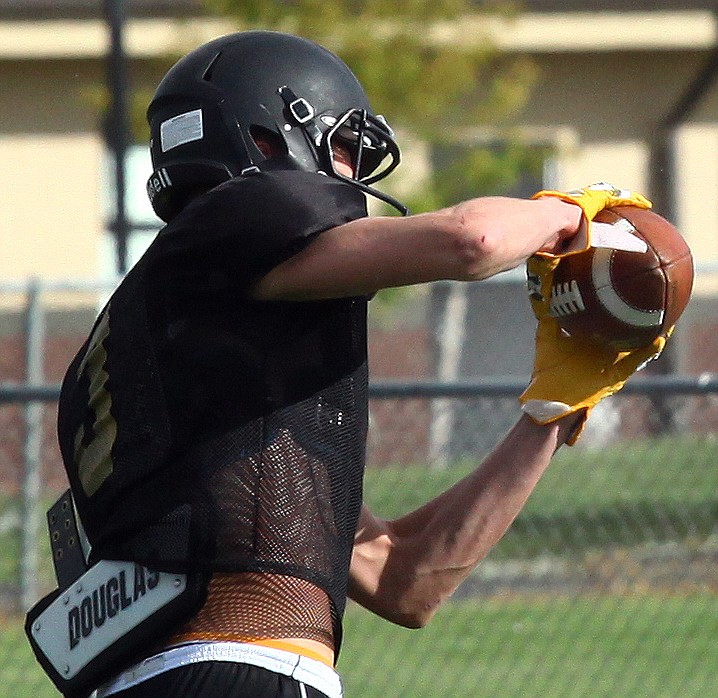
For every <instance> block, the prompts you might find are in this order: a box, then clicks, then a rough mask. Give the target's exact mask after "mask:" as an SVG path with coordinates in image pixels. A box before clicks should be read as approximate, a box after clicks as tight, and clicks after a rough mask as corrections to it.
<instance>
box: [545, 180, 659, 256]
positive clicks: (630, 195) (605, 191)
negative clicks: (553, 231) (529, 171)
mask: <svg viewBox="0 0 718 698" xmlns="http://www.w3.org/2000/svg"><path fill="white" fill-rule="evenodd" d="M545 196H553V197H556V198H557V199H561V200H562V201H567V202H569V203H571V204H576V205H577V206H580V207H581V209H582V210H583V215H584V217H585V219H586V226H585V235H577V236H576V237H575V238H574V239H573V240H572V241H571V244H570V245H569V247H568V248H567V251H566V252H565V253H562V254H558V255H555V256H558V257H563V256H565V255H566V254H572V253H575V252H582V251H583V250H585V249H588V248H589V247H590V246H591V221H592V220H593V219H594V218H595V217H596V215H597V214H598V213H599V211H603V209H605V208H612V207H614V206H638V207H639V208H651V207H652V206H653V204H652V203H651V202H650V201H649V200H648V199H647V198H646V197H645V196H643V195H642V194H638V193H636V192H632V191H630V190H629V189H618V188H617V187H614V186H613V185H612V184H608V183H606V182H597V183H596V184H591V185H590V186H588V187H586V188H585V189H574V190H572V191H551V190H544V191H539V192H537V193H536V194H534V195H533V196H532V197H531V198H532V199H540V198H542V197H545ZM539 254H541V255H545V256H547V257H551V256H554V255H551V254H550V253H548V252H540V253H539Z"/></svg>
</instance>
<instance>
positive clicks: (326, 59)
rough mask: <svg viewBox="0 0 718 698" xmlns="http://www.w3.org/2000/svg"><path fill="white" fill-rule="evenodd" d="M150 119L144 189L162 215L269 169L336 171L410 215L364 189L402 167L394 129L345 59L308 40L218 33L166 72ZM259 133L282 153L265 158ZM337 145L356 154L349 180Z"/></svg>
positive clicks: (263, 33) (275, 34) (269, 34)
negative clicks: (338, 164) (340, 168)
mask: <svg viewBox="0 0 718 698" xmlns="http://www.w3.org/2000/svg"><path fill="white" fill-rule="evenodd" d="M147 119H148V121H149V124H150V152H151V155H152V165H153V168H154V172H153V174H152V176H151V177H150V179H149V181H148V183H147V192H148V195H149V197H150V201H151V202H152V206H153V208H154V210H155V212H156V213H157V215H158V216H159V217H160V218H162V219H163V220H165V221H169V220H170V219H171V218H172V217H173V216H175V215H176V214H177V213H178V212H179V211H180V210H181V209H182V208H183V207H184V206H185V205H186V204H187V203H188V201H189V200H190V199H192V198H193V197H194V196H196V195H198V194H199V193H202V192H204V191H207V190H208V189H211V188H212V187H215V186H217V185H218V184H220V183H221V182H223V181H225V180H227V179H231V178H232V177H237V176H240V175H245V174H249V173H251V172H256V171H258V170H263V169H269V168H274V169H276V168H280V169H300V170H306V171H309V172H320V173H323V174H326V175H328V176H332V177H336V178H338V179H341V180H344V181H347V182H349V183H351V184H352V185H353V186H356V187H358V188H360V189H361V190H363V191H364V192H366V193H368V194H370V195H372V196H375V197H377V198H379V199H381V200H383V201H385V202H387V203H389V204H391V205H392V206H394V207H395V208H397V209H398V210H399V211H401V212H402V213H403V214H406V212H407V211H406V208H405V207H404V206H403V205H402V204H401V203H399V202H398V201H396V200H395V199H393V198H392V197H390V196H388V195H387V194H384V193H383V192H380V191H378V190H376V189H374V188H373V187H371V186H370V185H371V184H373V183H374V182H377V181H378V180H380V179H382V178H384V177H386V176H387V175H388V174H389V173H390V172H391V171H392V170H394V168H395V167H396V166H397V165H398V164H399V157H400V156H399V147H398V146H397V144H396V142H395V140H394V134H393V132H392V130H391V129H390V128H389V126H388V124H387V123H386V121H385V120H384V118H383V117H382V116H380V115H375V114H374V113H373V111H372V108H371V106H370V105H369V101H368V99H367V96H366V94H365V92H364V90H363V88H362V86H361V85H360V83H359V81H358V80H357V78H356V77H355V75H354V74H353V73H352V72H351V70H349V68H348V67H347V66H346V65H345V64H344V62H343V61H341V60H340V59H339V58H338V57H337V56H335V55H334V54H333V53H331V52H330V51H328V50H326V49H324V48H322V47H321V46H319V45H317V44H315V43H314V42H312V41H309V40H307V39H303V38H299V37H296V36H292V35H289V34H283V33H280V32H273V31H248V32H238V33H235V34H230V35H227V36H223V37H220V38H218V39H214V40H213V41H210V42H208V43H207V44H204V45H203V46H200V47H199V48H197V49H195V50H194V51H192V52H191V53H189V54H187V55H186V56H185V57H184V58H182V59H180V60H179V61H178V62H177V63H176V64H175V65H174V66H173V67H172V68H170V70H169V71H168V73H167V74H166V75H165V77H164V78H163V79H162V81H161V82H160V84H159V86H158V87H157V90H156V92H155V95H154V97H153V99H152V102H151V103H150V106H149V109H148V111H147ZM258 134H259V135H261V134H264V135H265V136H269V137H270V138H271V139H273V140H274V141H275V142H276V143H278V144H279V145H280V146H281V147H280V151H281V152H280V155H279V156H278V157H277V156H276V155H274V154H273V155H272V156H271V157H270V158H267V157H265V155H264V154H263V153H262V151H261V150H260V148H259V147H258V145H257V142H256V141H255V138H256V137H257V135H258ZM338 142H341V143H342V144H343V145H344V146H345V147H347V146H348V147H349V149H350V152H351V153H352V159H353V170H354V174H353V176H352V177H347V176H345V175H343V174H341V173H339V172H337V170H336V168H335V166H334V149H335V148H336V147H337V143H338Z"/></svg>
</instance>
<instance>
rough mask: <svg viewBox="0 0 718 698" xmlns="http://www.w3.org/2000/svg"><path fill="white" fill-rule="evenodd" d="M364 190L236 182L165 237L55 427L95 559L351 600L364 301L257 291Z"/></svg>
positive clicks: (113, 304)
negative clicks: (301, 587)
mask: <svg viewBox="0 0 718 698" xmlns="http://www.w3.org/2000/svg"><path fill="white" fill-rule="evenodd" d="M365 215H366V206H365V201H364V196H363V194H362V193H361V192H359V191H357V190H356V189H355V188H353V187H351V186H350V185H347V184H345V183H342V182H339V181H337V180H334V179H330V178H328V177H324V176H322V175H318V174H313V173H305V172H273V173H261V174H256V175H252V176H248V177H243V178H238V179H234V180H231V181H229V182H227V183H225V184H223V185H221V186H219V187H217V188H216V189H214V190H212V191H211V192H209V193H207V194H205V195H204V196H202V197H200V198H199V199H197V200H196V201H195V202H194V203H193V204H191V205H190V206H189V207H188V208H187V209H186V210H185V211H184V212H183V213H182V214H180V216H178V217H177V218H176V219H175V220H174V221H173V222H172V223H171V224H170V225H168V226H167V227H166V228H164V229H163V230H162V231H161V232H160V233H159V235H158V236H157V238H156V239H155V241H154V242H153V243H152V245H151V246H150V247H149V249H148V250H147V252H146V253H145V255H144V256H143V257H142V259H141V260H140V261H139V262H138V263H137V264H136V265H135V266H134V267H133V268H132V270H131V271H130V272H129V273H128V274H127V276H126V277H125V279H124V280H123V281H122V283H121V285H120V286H119V287H118V289H117V290H116V291H115V293H114V294H113V295H112V297H111V299H110V301H109V303H108V304H107V306H106V307H105V308H104V310H103V311H102V312H101V313H100V315H99V317H98V319H97V322H96V323H95V326H94V328H93V330H92V333H91V335H90V337H89V338H88V340H87V342H86V343H85V345H84V346H83V347H82V349H81V350H80V352H79V353H78V355H77V356H76V358H75V359H74V361H73V362H72V364H71V365H70V367H69V369H68V372H67V374H66V376H65V380H64V381H63V386H62V394H61V397H60V405H59V420H58V432H59V439H60V446H61V450H62V455H63V459H64V463H65V467H66V470H67V473H68V476H69V479H70V482H71V485H72V487H73V491H74V494H75V497H76V501H77V506H78V510H79V513H80V517H81V519H82V521H83V523H84V525H85V527H86V529H87V533H88V537H89V539H90V542H91V543H92V544H93V547H94V555H95V556H96V557H97V558H108V559H131V560H136V561H138V562H141V563H144V564H147V565H150V566H154V567H156V568H158V569H168V570H172V571H175V570H176V571H183V570H191V569H206V570H212V571H269V572H276V573H280V574H289V575H292V576H297V577H300V578H303V579H307V580H309V581H311V582H313V583H315V584H317V585H318V586H319V587H320V588H322V589H324V590H325V591H326V592H327V594H328V595H329V597H330V599H331V601H332V605H333V610H334V613H335V614H336V619H337V620H338V619H339V618H341V615H342V613H343V610H344V604H345V598H346V584H347V572H348V567H349V561H350V555H351V549H352V543H353V537H354V532H355V527H356V521H357V517H358V513H359V508H360V505H361V488H362V477H363V469H364V453H365V440H366V427H367V359H366V308H367V299H366V298H342V299H333V300H327V301H321V302H301V303H300V302H257V301H253V300H252V299H250V298H249V297H248V293H247V291H248V289H249V287H250V284H251V283H252V282H253V281H254V280H256V279H257V278H259V277H260V276H261V275H262V274H264V273H266V272H267V271H268V270H270V269H271V268H273V267H274V266H276V265H277V264H278V263H280V262H281V261H283V260H285V259H287V258H288V257H290V256H291V255H293V254H295V253H296V252H297V251H298V250H300V249H302V248H303V247H304V246H305V245H306V244H307V242H308V241H309V240H310V239H311V238H312V236H314V235H317V234H321V232H322V231H323V230H327V229H329V228H331V227H334V226H336V225H339V224H341V223H344V222H347V221H349V220H353V219H356V218H360V217H362V216H365Z"/></svg>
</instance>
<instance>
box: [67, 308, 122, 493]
mask: <svg viewBox="0 0 718 698" xmlns="http://www.w3.org/2000/svg"><path fill="white" fill-rule="evenodd" d="M109 334H110V306H109V304H108V305H107V306H106V307H105V309H104V310H103V311H102V314H101V316H100V318H99V319H98V322H97V324H96V325H95V329H94V330H93V332H92V335H91V336H90V340H89V342H88V345H87V350H86V352H85V355H84V356H83V358H82V361H81V362H80V365H79V367H78V369H77V378H78V380H79V379H80V378H81V377H82V376H83V374H84V375H86V376H87V378H88V379H89V382H90V386H89V389H88V392H89V398H88V403H87V405H88V408H89V409H90V410H91V411H92V412H93V413H94V417H95V418H94V421H93V424H92V436H91V438H90V439H86V434H85V427H84V425H81V426H80V428H79V429H78V430H77V433H76V434H75V463H76V465H77V470H78V476H79V478H80V482H81V483H82V488H83V490H84V491H85V494H86V495H87V496H88V497H91V496H92V495H93V494H94V493H95V492H97V490H98V489H99V487H100V485H102V483H103V482H104V481H105V480H106V479H107V477H108V476H109V475H110V473H112V445H113V444H114V442H115V439H116V438H117V423H116V422H115V419H114V417H113V416H112V414H111V413H110V409H111V407H112V396H111V395H110V393H109V392H108V391H107V379H108V378H109V375H108V374H107V370H106V362H107V351H106V349H105V346H104V341H105V339H107V337H108V336H109Z"/></svg>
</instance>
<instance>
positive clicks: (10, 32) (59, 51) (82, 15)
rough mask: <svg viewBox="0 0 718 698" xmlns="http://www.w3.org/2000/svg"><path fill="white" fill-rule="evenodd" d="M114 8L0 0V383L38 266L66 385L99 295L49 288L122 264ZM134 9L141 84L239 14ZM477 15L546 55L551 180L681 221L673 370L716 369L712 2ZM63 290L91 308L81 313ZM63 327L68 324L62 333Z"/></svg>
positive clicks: (481, 368) (577, 5)
mask: <svg viewBox="0 0 718 698" xmlns="http://www.w3.org/2000/svg"><path fill="white" fill-rule="evenodd" d="M102 10H103V3H99V2H93V1H90V0H0V95H1V96H0V164H1V166H0V339H1V340H2V341H3V343H4V346H5V347H6V350H5V351H4V352H2V354H0V382H2V381H22V380H24V379H25V378H26V373H25V368H24V363H23V360H22V352H23V349H22V341H21V339H20V334H19V332H20V329H21V323H22V314H21V310H20V309H21V307H22V304H23V303H24V301H23V298H22V296H23V295H24V294H25V285H26V283H27V282H28V280H30V279H40V280H42V283H43V284H45V285H46V287H47V289H49V290H46V292H45V295H46V297H47V303H48V304H49V306H50V308H51V310H52V313H51V315H50V316H49V325H48V332H49V335H50V337H51V341H58V342H60V343H59V344H57V349H56V350H53V349H52V346H50V349H49V350H48V352H47V355H48V357H49V358H48V360H47V362H46V365H45V367H44V374H43V376H42V378H43V379H44V380H47V381H50V382H55V381H57V380H58V379H59V375H60V372H61V370H62V366H63V365H64V362H65V359H66V358H67V352H68V351H69V349H68V347H69V346H75V344H74V343H75V342H76V338H77V336H79V335H81V334H82V333H83V332H84V331H85V330H86V329H87V324H88V318H89V317H91V314H92V310H93V308H92V304H91V303H90V304H89V305H88V303H87V302H85V303H84V305H83V302H82V301H81V300H78V299H77V298H76V297H75V299H74V300H72V301H69V300H68V294H67V293H66V292H65V291H63V292H62V293H60V292H57V293H55V292H54V291H53V287H52V284H53V283H54V284H61V283H62V282H66V281H73V282H82V283H95V282H97V281H98V280H100V281H103V282H106V283H107V284H112V283H113V280H114V279H115V278H116V263H117V259H116V251H115V247H114V241H113V236H112V234H111V233H110V232H109V221H110V219H111V218H112V211H113V201H114V200H113V195H112V191H113V187H114V185H113V177H112V173H113V168H112V158H111V154H110V152H109V151H108V148H107V146H106V144H105V140H104V137H103V129H102V113H103V112H102V108H101V107H100V101H99V99H100V97H101V87H102V85H103V83H104V82H105V80H106V77H107V65H108V64H107V54H108V51H109V46H110V34H109V31H108V27H107V22H106V18H105V17H104V15H103V13H102ZM126 13H127V17H128V21H127V24H126V30H125V47H126V51H127V55H128V57H129V75H130V82H131V85H132V87H133V89H134V90H137V91H139V92H141V91H143V90H144V91H145V92H146V93H147V94H150V93H151V90H152V88H153V86H154V85H155V84H156V83H157V81H158V79H159V78H160V76H161V75H162V74H163V72H164V70H165V69H166V67H167V66H168V65H169V63H170V62H171V60H172V58H173V57H174V56H179V55H180V54H181V53H183V52H184V51H186V50H187V49H189V48H191V47H193V46H195V45H197V44H198V43H200V42H202V41H205V40H207V39H209V38H211V37H213V36H217V35H220V34H222V33H224V32H226V31H229V30H232V29H233V28H234V27H233V26H232V25H231V24H230V23H229V22H228V21H227V20H225V19H218V18H216V17H211V16H208V15H207V14H206V13H204V12H203V10H202V8H201V7H200V6H199V5H198V3H197V2H195V1H193V0H174V1H172V0H127V3H126ZM475 21H478V20H473V19H471V18H468V19H467V18H461V19H460V20H457V22H455V23H448V24H447V25H442V26H441V27H437V28H436V30H435V33H434V36H435V38H436V39H437V40H442V41H451V42H454V43H455V44H456V45H461V44H462V43H463V42H471V41H473V40H475V37H476V36H477V35H478V34H479V32H478V29H479V27H478V26H477V25H476V24H475V23H474V22H475ZM480 29H481V30H482V31H483V30H486V29H488V31H489V32H490V34H491V36H492V37H493V39H494V41H495V42H496V43H497V45H498V46H499V47H501V48H502V49H503V50H505V51H508V52H514V53H517V54H526V55H528V56H530V57H531V58H532V59H533V60H534V61H535V62H536V64H537V65H538V67H539V69H540V78H539V82H538V85H537V87H536V89H535V91H534V94H533V96H532V99H531V100H530V102H529V104H528V105H527V108H526V110H525V112H524V114H523V117H522V128H523V129H524V131H525V133H527V134H529V135H530V136H531V137H532V138H535V139H536V141H537V142H541V143H550V144H551V145H552V146H554V153H555V154H554V156H553V157H552V159H551V161H550V162H548V163H547V168H546V178H545V182H544V183H543V184H544V185H548V186H552V187H556V188H562V189H565V188H572V187H576V186H581V185H585V184H588V183H590V182H593V181H597V180H606V181H611V182H615V183H617V184H620V185H621V186H626V187H630V188H633V189H636V190H639V191H642V192H646V193H647V194H648V195H649V196H651V197H653V198H654V199H655V201H656V204H657V210H658V211H659V212H663V213H665V214H666V215H668V216H669V217H670V218H672V220H674V221H675V222H676V223H677V225H678V227H679V228H680V229H681V230H682V231H683V233H684V234H685V235H686V237H687V238H688V240H689V242H690V244H691V246H692V249H693V251H694V254H695V258H696V262H697V268H698V277H697V283H696V289H695V297H694V299H693V301H692V303H691V305H690V306H689V309H688V311H687V312H686V315H685V317H684V319H683V321H682V322H681V325H680V329H679V332H678V333H677V337H676V340H675V341H674V342H672V355H671V357H670V367H669V370H674V371H678V372H684V373H689V374H697V373H701V372H713V371H716V370H717V369H718V366H717V364H718V358H717V357H718V352H717V351H716V339H715V337H716V335H717V334H718V333H717V332H716V330H717V329H718V302H717V298H716V294H718V80H716V78H717V77H718V14H716V11H715V6H714V3H712V2H710V1H709V0H702V1H701V0H688V1H687V0H683V1H682V2H677V1H675V2H670V1H669V0H652V1H651V2H648V1H647V0H636V1H633V2H630V1H629V2H621V3H619V2H616V1H614V0H583V1H582V2H569V0H525V2H524V3H523V11H522V12H521V13H520V14H518V15H517V16H516V17H515V18H512V19H506V20H504V21H501V22H497V23H496V24H495V25H491V26H490V27H487V26H486V25H485V24H482V25H481V27H480ZM478 137H481V136H478ZM406 159H407V164H408V166H409V167H419V166H421V163H420V162H418V161H419V160H420V159H421V154H420V153H407V158H406ZM127 165H128V185H129V190H128V201H127V208H128V215H129V217H130V218H131V220H132V221H134V222H135V223H137V224H138V227H137V232H136V234H135V236H134V237H133V242H132V243H131V245H130V256H131V257H132V258H134V257H136V255H137V254H139V252H140V251H141V249H142V248H143V246H144V245H145V244H146V242H147V240H148V239H149V237H151V235H152V234H153V230H154V229H155V228H154V227H155V226H157V227H158V226H159V221H158V220H157V219H156V218H155V217H154V215H153V213H152V211H151V209H150V207H149V204H148V203H147V201H146V198H145V195H144V183H145V180H146V177H147V176H148V174H149V164H148V158H147V154H146V151H145V150H144V149H143V148H140V149H137V150H133V151H132V152H130V154H129V157H128V163H127ZM397 186H400V184H399V185H397ZM48 284H49V285H48ZM512 284H514V285H515V284H520V282H519V281H517V278H516V277H514V278H513V279H510V278H509V279H508V283H507V285H504V286H501V285H495V286H493V287H492V289H491V290H489V291H484V290H477V291H473V290H472V291H471V293H474V292H476V293H480V294H481V293H489V294H494V295H493V296H492V298H494V299H495V301H496V303H499V302H501V303H503V302H507V303H513V302H514V300H511V299H515V298H517V297H518V296H517V295H516V293H515V290H516V289H515V288H514V289H513V290H512V289H511V285H512ZM507 288H508V289H509V291H510V292H509V293H508V294H507V293H506V289H507ZM467 292H468V291H467ZM496 303H493V304H492V303H486V304H484V305H485V306H487V307H488V306H489V305H494V306H495V304H496ZM69 305H72V307H73V308H75V309H76V308H78V307H79V308H82V312H81V313H77V312H69V311H68V310H67V307H69ZM474 305H476V304H474ZM469 306H470V307H471V304H469ZM436 312H437V313H438V314H439V315H440V314H441V313H442V312H443V310H441V308H440V309H439V310H437V311H436ZM517 312H518V311H517ZM524 312H525V310H524ZM402 315H403V316H406V317H409V318H410V319H409V320H406V319H402V320H401V321H399V320H398V319H397V318H394V319H392V320H390V321H389V322H388V323H385V325H384V326H383V327H382V326H379V327H378V329H377V331H376V334H375V336H376V337H382V341H383V338H384V337H385V336H386V334H387V332H386V326H387V325H388V326H391V327H392V331H393V332H395V331H396V329H397V327H399V329H402V326H403V325H405V324H406V323H409V326H406V327H403V330H405V331H412V332H418V336H420V337H423V341H424V343H425V345H426V346H427V347H430V346H432V343H431V341H430V339H429V337H428V334H427V332H428V331H427V329H426V326H425V325H426V323H424V325H423V326H422V322H423V321H422V317H424V316H423V315H422V314H421V313H418V314H411V313H408V314H407V313H402ZM53 323H54V324H53ZM502 324H506V323H505V322H503V321H502V319H501V317H490V316H480V317H475V318H473V319H471V318H469V319H468V320H467V324H466V328H467V329H466V334H465V338H468V339H470V338H471V333H472V332H476V331H478V330H477V328H478V327H479V326H480V327H481V332H482V336H483V337H484V338H486V337H492V336H498V335H495V333H494V330H496V331H498V328H499V327H500V326H501V325H502ZM379 325H381V323H379ZM487 327H488V330H487ZM389 334H391V333H389ZM63 336H66V337H70V339H67V340H62V341H61V339H58V338H62V337H63ZM3 337H4V339H2V338H3ZM468 339H467V341H468ZM62 342H66V343H64V344H63V343H62ZM529 344H530V337H523V335H522V336H520V337H514V338H512V340H511V342H510V345H511V346H514V347H522V346H524V347H525V350H524V351H523V352H519V354H517V355H516V356H514V355H512V354H510V353H508V354H502V355H500V356H498V359H500V360H497V352H495V351H486V352H484V353H483V354H478V355H475V356H474V355H472V356H470V357H465V358H464V359H462V358H461V356H459V358H458V359H454V363H453V364H452V363H451V361H450V360H449V359H447V357H446V354H445V349H446V348H445V347H444V348H443V349H442V347H441V346H440V342H439V344H438V345H436V346H435V348H434V350H433V354H432V355H431V356H430V357H429V358H428V359H425V360H424V359H422V360H420V361H417V363H416V365H414V364H411V365H412V366H414V368H412V369H411V370H410V371H409V374H410V375H416V373H417V372H421V371H425V370H428V371H430V372H431V371H433V372H434V373H441V371H439V370H438V368H437V367H439V366H441V365H444V367H445V369H446V370H445V371H444V373H443V374H441V375H443V376H444V377H448V378H452V377H457V376H462V375H475V376H481V375H495V374H497V373H498V374H506V375H517V374H518V375H523V374H525V373H526V371H527V362H526V356H528V354H529V352H530V346H528V345H529ZM390 351H391V350H387V353H386V355H385V356H386V357H387V358H384V359H382V358H381V357H380V358H378V359H376V360H375V361H376V374H375V375H379V376H381V375H392V372H397V371H399V370H401V368H397V367H401V366H407V365H409V364H407V362H400V361H396V360H394V359H393V358H389V357H391V356H392V355H391V353H390ZM427 351H428V352H429V349H427ZM429 353H430V354H431V353H432V352H429ZM447 361H448V363H447ZM662 361H663V359H662ZM442 362H443V363H442ZM432 366H433V367H434V368H431V367H432ZM407 370H408V369H407Z"/></svg>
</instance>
